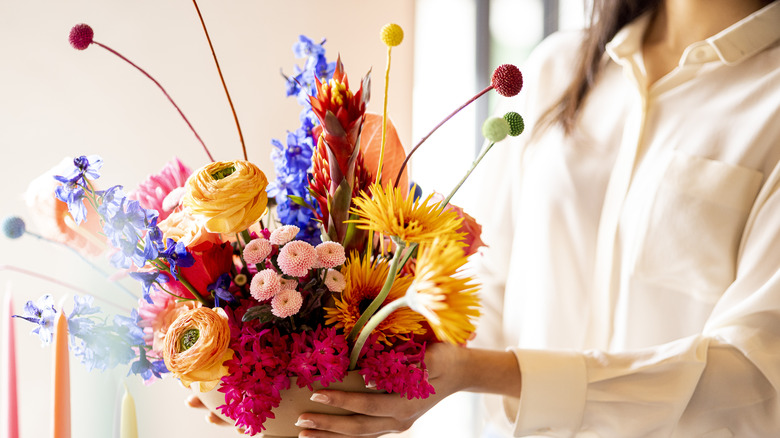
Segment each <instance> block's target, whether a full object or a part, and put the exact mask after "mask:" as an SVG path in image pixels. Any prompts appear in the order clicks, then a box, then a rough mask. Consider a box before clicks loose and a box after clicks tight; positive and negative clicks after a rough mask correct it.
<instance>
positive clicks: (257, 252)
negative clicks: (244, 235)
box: [243, 238, 273, 265]
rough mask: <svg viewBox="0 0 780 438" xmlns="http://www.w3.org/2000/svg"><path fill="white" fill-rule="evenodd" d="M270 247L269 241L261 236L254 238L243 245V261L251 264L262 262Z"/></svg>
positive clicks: (269, 251)
mask: <svg viewBox="0 0 780 438" xmlns="http://www.w3.org/2000/svg"><path fill="white" fill-rule="evenodd" d="M272 249H273V247H272V246H271V242H269V241H268V240H266V239H263V238H259V239H254V240H252V241H250V242H249V243H247V244H246V246H245V247H244V253H243V255H244V261H245V262H247V263H249V264H252V265H258V264H260V263H263V262H264V261H265V258H266V257H268V255H269V254H271V250H272Z"/></svg>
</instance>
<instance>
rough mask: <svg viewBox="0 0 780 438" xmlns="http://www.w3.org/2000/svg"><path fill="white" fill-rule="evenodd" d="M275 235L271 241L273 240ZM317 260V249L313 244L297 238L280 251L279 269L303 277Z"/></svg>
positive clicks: (293, 275) (292, 275)
mask: <svg viewBox="0 0 780 438" xmlns="http://www.w3.org/2000/svg"><path fill="white" fill-rule="evenodd" d="M273 237H274V236H273V235H271V239H272V240H271V241H272V242H273ZM316 261H317V251H316V250H315V249H314V247H313V246H311V244H309V243H307V242H304V241H302V240H295V241H292V242H290V243H288V244H287V245H284V246H283V247H282V249H281V250H280V251H279V258H278V259H277V262H278V263H279V269H281V270H282V272H284V273H285V274H286V275H289V276H291V277H303V276H305V275H306V274H308V273H309V269H311V268H312V267H313V266H314V262H316Z"/></svg>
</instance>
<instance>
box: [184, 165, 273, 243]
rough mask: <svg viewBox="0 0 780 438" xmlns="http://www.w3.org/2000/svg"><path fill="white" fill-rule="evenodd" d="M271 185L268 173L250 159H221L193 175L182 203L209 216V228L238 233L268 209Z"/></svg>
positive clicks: (207, 218)
mask: <svg viewBox="0 0 780 438" xmlns="http://www.w3.org/2000/svg"><path fill="white" fill-rule="evenodd" d="M267 185H268V179H267V178H266V177H265V174H264V173H263V172H262V171H261V170H260V168H258V167H257V166H255V165H254V164H252V163H250V162H249V161H217V162H214V163H210V164H207V165H206V166H203V167H202V168H200V169H199V170H198V171H197V172H195V173H193V174H192V176H190V178H189V179H188V180H187V194H186V195H184V199H183V200H182V202H183V204H184V205H185V206H187V207H189V208H190V209H191V210H192V211H193V212H194V213H196V214H200V215H202V216H204V217H205V218H206V229H207V230H209V231H211V232H213V233H228V234H232V233H238V232H241V231H244V230H246V229H247V228H249V226H250V225H252V224H253V223H255V222H257V220H258V219H260V216H262V215H263V212H265V207H266V205H267V204H268V195H266V192H265V188H266V186H267Z"/></svg>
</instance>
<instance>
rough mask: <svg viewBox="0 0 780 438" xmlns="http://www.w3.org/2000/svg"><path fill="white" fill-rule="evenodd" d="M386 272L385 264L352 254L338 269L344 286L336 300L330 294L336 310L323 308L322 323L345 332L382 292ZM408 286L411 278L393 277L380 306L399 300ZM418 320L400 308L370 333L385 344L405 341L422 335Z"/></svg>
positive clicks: (413, 313)
mask: <svg viewBox="0 0 780 438" xmlns="http://www.w3.org/2000/svg"><path fill="white" fill-rule="evenodd" d="M388 271H389V266H388V264H387V262H386V261H379V262H373V263H372V262H371V261H370V260H369V257H368V256H365V257H362V258H361V257H360V256H359V255H352V256H351V257H350V259H349V260H348V261H347V263H346V264H345V265H344V269H343V270H342V274H344V281H345V282H346V287H345V288H344V292H342V293H341V296H340V297H339V296H338V294H334V295H335V297H334V299H335V306H336V307H325V311H326V312H327V315H326V320H325V323H326V324H334V325H335V327H336V328H340V329H343V330H344V333H349V332H350V331H351V330H352V327H354V326H355V322H357V320H358V319H359V318H360V315H361V313H363V310H365V308H366V307H368V305H369V304H370V303H371V301H372V300H373V299H374V298H375V297H376V296H377V295H378V294H379V291H380V290H382V286H383V285H384V283H385V280H386V279H387V273H388ZM411 283H412V277H398V276H397V277H396V279H395V281H394V282H393V286H392V288H391V289H390V293H389V294H388V295H387V298H386V299H385V301H384V303H383V305H384V304H387V303H389V302H391V301H394V300H396V299H398V298H402V297H403V296H404V294H405V293H406V290H407V289H408V288H409V285H410V284H411ZM422 321H423V318H422V316H420V315H419V314H418V313H416V312H414V311H412V310H411V309H409V308H408V307H404V308H401V309H399V310H397V311H395V312H393V313H392V314H390V316H389V317H388V318H387V319H385V320H384V321H382V323H381V324H379V325H378V326H377V327H376V328H375V329H374V331H373V332H374V333H378V334H379V340H380V341H382V342H384V343H387V344H390V343H391V342H392V341H393V340H394V339H402V340H409V336H410V335H411V334H416V335H421V334H424V333H425V328H424V327H423V325H422Z"/></svg>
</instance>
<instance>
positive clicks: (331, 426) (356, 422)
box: [296, 413, 411, 438]
mask: <svg viewBox="0 0 780 438" xmlns="http://www.w3.org/2000/svg"><path fill="white" fill-rule="evenodd" d="M296 425H297V426H299V427H304V428H308V429H309V430H304V431H302V432H301V433H300V434H299V435H298V436H299V437H307V438H331V437H339V438H344V437H378V436H380V435H384V434H386V433H391V432H400V431H403V430H406V429H408V428H409V426H411V424H409V425H408V426H407V425H406V424H404V423H402V422H400V421H398V420H396V419H394V418H391V417H370V416H367V415H325V414H313V413H306V414H301V416H300V417H299V418H298V422H297V423H296Z"/></svg>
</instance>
